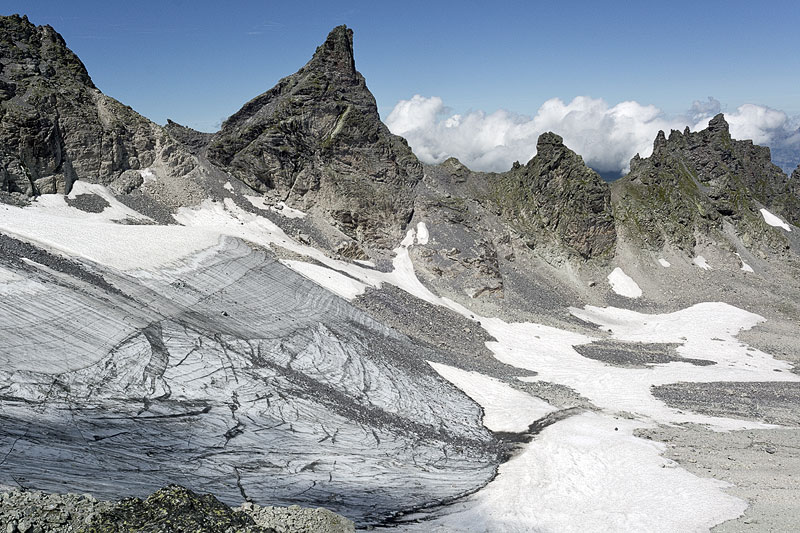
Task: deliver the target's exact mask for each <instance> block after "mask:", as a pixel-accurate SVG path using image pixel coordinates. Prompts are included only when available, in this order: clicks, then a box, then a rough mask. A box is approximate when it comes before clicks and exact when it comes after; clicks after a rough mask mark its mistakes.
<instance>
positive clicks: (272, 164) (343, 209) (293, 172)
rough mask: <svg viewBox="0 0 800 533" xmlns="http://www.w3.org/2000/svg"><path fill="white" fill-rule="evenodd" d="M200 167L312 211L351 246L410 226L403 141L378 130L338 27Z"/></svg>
mask: <svg viewBox="0 0 800 533" xmlns="http://www.w3.org/2000/svg"><path fill="white" fill-rule="evenodd" d="M208 158H209V160H210V161H211V162H213V163H215V164H217V165H219V166H221V167H222V168H224V169H225V170H227V171H229V172H230V173H231V174H233V175H234V176H236V177H237V178H239V179H240V180H242V181H243V182H245V183H247V184H248V185H250V186H251V187H252V188H253V189H255V190H257V191H260V192H263V193H272V194H275V195H277V196H279V197H280V199H281V200H285V201H286V203H287V204H288V205H290V206H292V207H296V208H299V209H303V210H311V209H313V210H316V211H318V212H320V213H321V214H323V215H324V216H326V217H328V218H330V219H331V220H332V221H333V222H334V223H335V224H336V225H337V226H338V227H339V228H340V229H341V230H342V231H344V232H345V233H346V234H347V235H349V236H350V237H353V238H355V239H357V240H359V241H366V242H371V243H377V244H384V245H394V244H395V243H396V242H397V239H398V237H400V236H401V233H402V230H403V229H404V228H405V225H406V224H407V223H408V221H409V220H410V218H411V216H412V213H413V193H414V188H415V186H416V185H417V183H418V182H419V180H420V179H421V177H422V167H421V165H420V163H419V161H418V160H417V158H416V157H415V156H414V154H412V153H411V150H410V149H409V147H408V145H407V143H406V142H405V140H404V139H402V138H401V137H398V136H396V135H392V134H391V133H389V130H388V128H387V127H386V126H385V125H384V124H383V123H382V122H381V121H380V117H379V115H378V108H377V105H376V103H375V98H374V97H373V96H372V94H371V93H370V92H369V89H367V85H366V82H365V81H364V77H363V76H362V75H361V74H360V73H359V72H358V71H356V68H355V60H354V57H353V32H352V30H350V29H348V28H346V27H345V26H339V27H337V28H335V29H334V30H333V31H332V32H331V33H330V35H329V36H328V38H327V40H326V41H325V43H324V44H322V45H321V46H320V47H318V48H317V51H316V53H315V54H314V56H313V58H312V59H311V61H309V62H308V64H306V65H305V66H304V67H303V68H301V69H300V70H299V71H298V72H297V73H295V74H293V75H291V76H288V77H286V78H283V79H282V80H280V81H279V82H278V84H277V85H276V86H275V87H274V88H272V89H271V90H269V91H267V92H266V93H264V94H262V95H260V96H257V97H256V98H254V99H253V100H251V101H250V102H248V103H247V104H245V105H244V107H242V109H240V110H239V111H238V112H237V113H235V114H234V115H233V116H231V117H230V118H229V119H228V120H226V121H225V123H224V124H223V125H222V129H221V130H220V132H219V133H217V134H216V135H215V136H214V138H213V140H212V141H211V144H210V146H209V148H208Z"/></svg>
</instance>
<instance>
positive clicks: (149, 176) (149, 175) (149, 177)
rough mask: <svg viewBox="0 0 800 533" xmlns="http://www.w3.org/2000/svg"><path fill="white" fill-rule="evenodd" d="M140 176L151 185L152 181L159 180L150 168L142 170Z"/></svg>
mask: <svg viewBox="0 0 800 533" xmlns="http://www.w3.org/2000/svg"><path fill="white" fill-rule="evenodd" d="M139 174H140V175H141V176H142V179H144V182H145V183H150V182H151V181H156V179H157V178H156V175H155V173H154V172H153V171H152V170H150V169H149V168H145V169H142V170H140V171H139Z"/></svg>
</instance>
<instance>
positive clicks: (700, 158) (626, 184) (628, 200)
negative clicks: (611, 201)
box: [612, 114, 800, 251]
mask: <svg viewBox="0 0 800 533" xmlns="http://www.w3.org/2000/svg"><path fill="white" fill-rule="evenodd" d="M612 189H613V190H614V193H615V212H616V215H617V219H618V222H619V223H620V224H621V225H622V226H624V227H626V229H628V230H629V232H630V234H632V235H633V236H635V237H636V238H637V239H638V240H640V241H641V242H642V243H643V244H644V245H645V246H646V247H648V248H650V249H654V250H657V249H660V248H661V247H663V246H664V245H665V244H671V245H674V246H677V247H678V248H680V249H683V250H691V249H693V248H694V246H695V245H696V244H698V242H699V241H702V240H711V241H712V242H724V241H725V240H726V238H725V237H724V236H723V232H724V229H725V225H726V224H730V225H732V226H733V227H734V228H735V232H736V234H737V235H738V236H739V238H740V239H741V242H742V243H743V244H744V245H745V246H746V247H754V248H758V247H761V246H763V247H765V249H766V250H767V251H769V250H772V251H780V250H782V249H785V248H786V246H787V244H786V240H785V238H783V236H782V235H781V234H780V233H779V232H776V231H774V229H773V228H771V227H769V226H768V225H767V224H766V223H765V222H764V220H763V217H762V215H761V214H760V212H759V209H760V208H762V207H766V208H768V209H770V210H771V212H773V213H775V214H778V215H782V216H784V217H785V218H786V219H787V220H789V221H790V222H792V223H793V224H798V223H800V219H798V217H800V195H798V191H797V179H790V178H788V177H787V176H786V175H785V174H784V173H783V172H782V171H781V169H780V168H778V167H777V166H775V165H774V164H773V163H772V162H771V161H770V151H769V148H766V147H763V146H757V145H754V144H753V143H752V141H738V140H734V139H732V138H731V136H730V131H729V128H728V123H727V122H726V121H725V118H724V116H723V115H722V114H719V115H717V116H716V117H714V118H713V119H712V120H711V121H710V122H709V125H708V128H707V129H705V130H702V131H699V132H690V131H689V130H688V128H687V129H686V130H685V131H684V132H683V133H681V132H678V131H675V130H673V131H672V132H671V133H670V135H669V138H667V137H666V136H665V134H664V132H659V134H658V136H657V137H656V139H655V142H654V144H653V154H652V155H651V156H650V157H648V158H644V159H643V158H641V157H639V156H638V155H637V156H636V157H634V158H633V159H632V160H631V172H630V174H628V175H627V176H625V177H624V178H621V179H620V180H618V181H617V182H614V184H613V185H612Z"/></svg>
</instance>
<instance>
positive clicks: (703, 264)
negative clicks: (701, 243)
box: [692, 255, 711, 270]
mask: <svg viewBox="0 0 800 533" xmlns="http://www.w3.org/2000/svg"><path fill="white" fill-rule="evenodd" d="M692 263H694V264H695V265H696V266H698V267H700V268H702V269H703V270H711V265H709V264H708V262H707V261H706V258H705V257H703V256H702V255H698V256H697V257H695V258H694V259H692Z"/></svg>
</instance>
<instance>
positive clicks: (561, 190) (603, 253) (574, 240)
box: [491, 133, 616, 259]
mask: <svg viewBox="0 0 800 533" xmlns="http://www.w3.org/2000/svg"><path fill="white" fill-rule="evenodd" d="M491 188H492V193H493V197H494V200H495V202H496V203H497V205H498V206H499V208H500V210H501V213H502V216H503V218H505V219H506V220H507V222H508V223H509V224H510V225H512V226H514V227H516V228H517V229H518V230H519V231H520V232H521V233H522V234H523V236H524V238H525V239H526V244H527V245H528V246H529V247H530V248H532V249H536V248H537V247H540V246H542V245H544V246H547V245H552V244H553V243H555V244H557V245H560V248H562V249H566V251H567V252H569V253H573V254H577V255H578V256H580V257H581V258H582V259H592V258H596V257H608V256H610V255H612V254H613V252H614V244H615V240H616V231H615V228H614V216H613V213H612V207H611V191H610V189H609V187H608V185H607V184H606V182H604V181H603V180H602V179H601V178H600V176H599V175H598V174H597V173H596V172H595V171H593V170H592V169H590V168H589V167H587V166H586V164H584V162H583V158H582V157H581V156H579V155H578V154H576V153H575V152H573V151H572V150H570V149H569V148H567V147H566V146H564V140H563V139H562V138H561V137H560V136H558V135H556V134H554V133H544V134H542V135H541V136H539V140H538V142H537V143H536V156H534V158H533V159H531V160H530V161H529V162H528V164H526V165H525V166H521V165H519V164H518V163H517V164H515V165H514V166H513V168H512V169H511V170H510V171H508V172H506V173H504V174H500V175H498V176H497V178H496V179H495V180H494V182H493V183H492V185H491Z"/></svg>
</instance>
